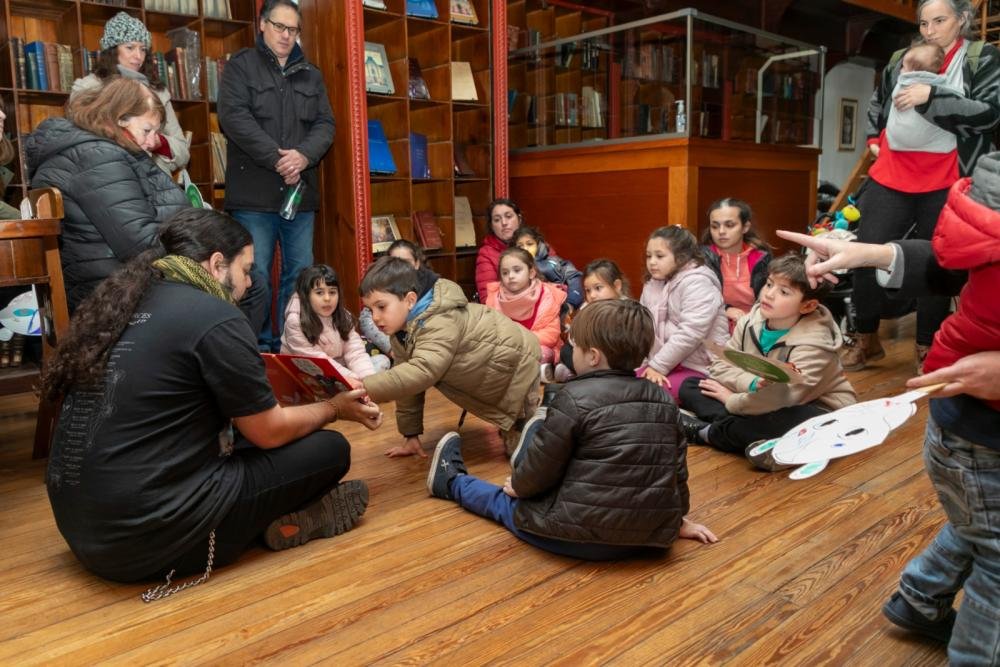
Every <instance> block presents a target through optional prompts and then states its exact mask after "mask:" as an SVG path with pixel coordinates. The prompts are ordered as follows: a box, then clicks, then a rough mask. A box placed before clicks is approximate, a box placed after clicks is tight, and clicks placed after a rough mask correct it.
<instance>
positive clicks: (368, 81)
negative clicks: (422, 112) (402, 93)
mask: <svg viewBox="0 0 1000 667" xmlns="http://www.w3.org/2000/svg"><path fill="white" fill-rule="evenodd" d="M365 90H367V91H368V92H369V93H378V94H380V95H392V94H393V93H395V92H396V87H395V85H393V83H392V73H391V72H390V71H389V58H388V56H386V54H385V46H383V45H382V44H376V43H375V42H365Z"/></svg>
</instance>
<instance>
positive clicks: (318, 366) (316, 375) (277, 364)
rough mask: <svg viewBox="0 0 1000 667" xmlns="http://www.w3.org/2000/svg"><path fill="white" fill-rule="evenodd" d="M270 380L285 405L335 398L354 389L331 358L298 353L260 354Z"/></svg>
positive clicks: (275, 395)
mask: <svg viewBox="0 0 1000 667" xmlns="http://www.w3.org/2000/svg"><path fill="white" fill-rule="evenodd" d="M260 356H261V357H262V358H263V359H264V366H265V369H266V371H267V380H268V382H270V383H271V389H272V390H273V391H274V397H275V398H277V399H278V402H279V403H281V405H303V404H305V403H317V402H319V401H325V400H327V399H328V398H332V397H334V396H336V395H337V394H339V393H340V392H342V391H348V390H349V389H351V388H352V386H353V385H352V383H351V382H350V381H349V380H348V379H347V378H345V377H344V376H343V375H341V374H340V373H339V372H338V371H337V369H336V368H335V367H334V365H333V364H332V363H330V360H329V359H325V358H323V357H305V356H301V355H297V354H268V353H263V354H261V355H260Z"/></svg>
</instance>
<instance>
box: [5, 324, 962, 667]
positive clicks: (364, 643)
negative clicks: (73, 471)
mask: <svg viewBox="0 0 1000 667" xmlns="http://www.w3.org/2000/svg"><path fill="white" fill-rule="evenodd" d="M911 320H912V318H909V319H907V320H903V321H902V326H900V327H897V328H898V329H899V330H900V331H895V332H887V335H886V337H885V342H886V349H887V352H888V354H887V356H886V359H885V360H883V361H881V362H879V364H878V366H876V367H874V368H872V369H868V370H866V371H864V372H862V373H856V374H851V379H852V382H855V384H856V387H857V389H858V391H859V394H860V396H861V397H862V399H866V398H873V397H875V396H877V395H885V394H893V393H897V392H899V391H901V390H902V386H903V383H904V382H905V379H906V378H907V377H908V376H909V375H910V374H911V373H912V338H911V337H909V336H911V335H912V332H911V331H910V330H911V329H912V321H911ZM36 405H37V402H36V399H35V398H34V397H33V396H31V395H30V394H27V395H19V396H14V397H11V396H5V397H0V430H2V432H3V433H4V437H3V438H2V440H3V443H0V445H2V446H0V472H2V473H4V474H2V475H0V494H2V497H3V499H4V502H3V503H2V504H0V525H3V527H4V530H3V531H0V590H2V591H3V593H4V594H3V595H2V596H0V617H2V618H3V619H4V621H5V623H4V624H3V625H0V662H2V663H4V664H7V663H15V662H16V663H17V664H40V663H52V662H60V663H75V664H81V663H97V662H102V663H105V662H107V663H111V664H125V663H128V664H136V663H154V664H162V663H165V662H183V663H206V662H210V663H213V664H236V663H249V662H264V661H268V662H279V661H280V662H282V663H290V664H302V663H310V662H334V661H336V662H337V663H340V664H357V663H364V664H370V663H394V664H395V663H401V662H403V663H428V662H435V663H444V664H452V663H458V662H463V663H475V664H482V663H485V662H496V663H515V662H516V663H518V664H519V665H520V664H542V663H559V664H570V663H573V664H581V663H583V664H592V663H597V662H614V663H616V664H630V665H631V664H637V665H638V664H665V663H673V662H678V663H684V664H689V663H690V664H694V663H704V664H719V663H734V664H761V663H766V662H777V661H781V662H787V663H793V664H805V663H809V664H817V663H837V664H844V663H850V664H878V665H880V666H883V667H888V666H889V665H897V664H907V665H910V664H915V665H940V664H944V662H945V660H946V658H945V653H944V650H943V648H942V647H940V646H936V645H933V644H929V643H924V642H921V641H919V640H915V639H913V638H912V637H910V636H908V635H906V634H905V633H902V632H898V631H897V630H895V629H894V628H892V627H891V626H890V624H889V623H888V622H887V621H884V620H883V619H882V618H881V616H880V613H879V608H880V606H881V604H882V602H883V601H884V599H885V597H886V596H887V595H888V594H889V593H891V591H892V590H893V589H894V588H895V586H896V584H897V581H898V577H899V572H900V570H901V568H902V565H903V563H904V562H905V561H906V560H907V559H909V558H910V557H911V556H912V555H913V554H915V553H917V552H918V551H919V550H920V549H922V548H923V547H924V545H926V543H927V542H928V541H929V540H930V539H931V537H932V536H933V535H934V533H935V531H936V530H937V529H938V527H939V526H940V524H941V522H942V520H943V518H942V514H941V511H940V508H939V507H938V505H937V500H936V497H935V494H934V493H933V490H932V489H931V486H930V484H929V482H928V480H927V478H926V475H925V473H924V472H923V465H922V461H921V456H920V451H921V447H922V441H923V426H924V421H925V419H926V406H925V405H921V406H920V408H919V410H918V413H917V414H916V415H915V416H914V417H913V418H912V419H911V421H910V422H908V423H907V424H906V425H905V426H904V427H902V428H900V429H899V430H898V431H897V432H896V433H895V434H894V435H893V436H892V437H890V438H889V440H888V441H887V442H886V443H885V444H883V445H881V446H880V447H877V448H874V449H872V450H871V451H869V452H865V453H862V454H860V455H857V456H853V457H849V458H847V459H843V460H838V461H834V462H833V463H831V465H830V468H829V469H828V470H826V471H824V472H823V473H822V474H821V475H819V476H817V477H815V478H813V479H810V480H806V481H803V482H799V483H793V482H791V481H790V480H788V479H787V475H786V474H782V473H776V474H774V473H762V472H758V471H755V470H753V469H751V468H750V466H749V464H747V463H746V462H745V461H744V460H743V459H742V458H740V457H736V456H730V455H726V454H722V453H719V452H716V451H714V450H711V449H708V448H703V447H694V448H691V449H690V451H689V470H690V474H691V480H690V490H691V494H692V516H693V518H695V519H696V520H699V521H703V522H705V523H708V525H710V526H711V527H712V528H713V530H715V531H716V532H717V533H719V534H720V537H721V538H722V541H721V542H720V543H719V544H717V545H713V546H711V547H703V546H701V545H696V544H694V543H691V542H685V541H682V542H679V543H678V544H676V545H675V546H674V547H673V548H672V549H671V550H670V551H669V552H668V553H667V554H666V555H665V556H663V557H660V558H651V559H645V560H636V561H631V562H625V563H586V562H582V561H577V560H574V559H568V558H561V557H556V556H553V555H550V554H546V553H543V552H540V551H538V550H536V549H534V548H532V547H530V546H528V545H526V544H523V543H521V542H520V541H519V540H517V538H515V537H514V536H512V535H511V534H509V533H508V532H507V531H506V530H504V529H503V528H502V527H500V526H497V525H495V524H493V523H492V522H490V521H488V520H486V519H482V518H480V517H476V516H473V515H471V514H469V513H467V512H464V511H463V510H461V509H460V508H458V507H457V506H455V505H454V504H452V503H448V502H444V501H440V500H436V499H432V498H428V497H427V494H426V490H425V488H424V478H425V475H426V471H427V461H426V460H424V459H406V460H389V459H386V458H385V457H384V455H383V451H384V450H385V449H386V447H388V446H391V445H392V444H395V443H396V442H398V440H399V435H398V434H397V433H396V432H395V430H394V424H393V412H392V408H391V406H387V407H388V410H387V415H386V417H387V424H386V425H385V427H384V428H383V429H382V430H381V431H379V432H376V433H371V432H368V431H365V430H364V429H362V428H361V427H359V426H356V425H353V424H336V425H335V426H336V428H337V429H338V430H340V431H341V432H342V433H344V434H345V436H346V437H348V439H349V440H350V441H351V443H352V458H353V463H352V471H351V473H350V475H349V477H352V478H364V479H366V480H367V481H368V483H369V485H370V488H371V504H370V507H369V510H368V513H367V514H366V516H365V518H364V519H363V521H362V522H361V524H360V525H359V526H358V528H357V529H356V530H354V531H351V532H350V533H347V534H345V535H343V536H341V537H338V538H336V539H332V540H319V541H315V542H313V543H310V544H308V545H306V546H304V547H301V548H298V549H292V550H289V551H285V552H281V553H271V552H268V551H265V550H264V549H261V548H255V549H253V550H251V551H250V552H249V553H248V554H246V555H245V556H244V557H243V558H242V559H241V560H240V562H239V563H237V564H235V565H233V566H230V567H226V568H222V569H220V570H218V571H217V572H216V573H214V574H213V576H212V578H211V579H210V580H209V581H208V582H207V583H206V584H203V585H202V586H199V587H196V588H194V589H191V590H189V591H185V592H184V593H182V594H180V595H178V596H176V597H174V598H168V599H166V600H163V601H161V602H157V603H154V604H150V605H144V604H142V603H141V602H140V601H139V599H138V594H139V593H140V592H141V591H142V590H144V589H145V588H146V585H122V584H116V583H112V582H105V581H102V580H100V579H98V578H96V577H94V576H92V575H90V574H89V573H87V572H86V571H84V569H83V568H82V567H81V566H80V565H79V564H78V563H77V562H76V561H75V559H74V557H73V556H72V554H71V553H70V551H69V549H68V547H67V546H66V544H65V542H64V541H63V540H62V538H61V536H60V535H59V533H58V530H57V529H56V527H55V524H54V521H53V519H52V514H51V510H50V508H49V506H48V499H47V495H46V491H45V486H44V483H43V473H44V462H37V461H35V462H32V461H31V460H30V451H31V439H32V435H33V431H34V410H35V408H36ZM458 415H459V410H458V409H457V408H456V407H455V406H454V405H451V404H450V403H448V402H447V401H446V400H444V399H443V398H442V397H441V396H440V395H439V394H437V393H436V392H431V393H430V394H429V396H428V402H427V432H428V437H427V438H426V439H425V443H424V444H425V447H426V448H427V449H428V450H429V449H430V448H431V447H432V446H433V444H434V442H435V441H436V439H437V438H439V437H440V436H441V435H443V434H444V433H445V432H447V431H449V430H453V429H455V427H456V424H457V420H458ZM461 432H462V435H463V439H464V447H463V451H464V454H465V456H466V459H467V461H468V463H469V466H470V469H471V470H472V472H473V473H475V474H477V475H479V476H481V477H483V478H485V479H489V480H492V481H500V480H502V479H503V478H504V477H505V476H506V475H507V474H508V465H507V463H506V461H505V459H504V457H503V453H502V452H503V450H502V445H501V443H500V440H499V438H498V436H497V433H496V429H495V428H493V427H491V426H490V425H488V424H485V423H484V422H482V421H480V420H478V419H475V418H472V417H470V418H469V419H468V420H467V422H466V424H465V426H464V427H463V428H462V429H461Z"/></svg>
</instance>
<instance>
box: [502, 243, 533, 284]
mask: <svg viewBox="0 0 1000 667" xmlns="http://www.w3.org/2000/svg"><path fill="white" fill-rule="evenodd" d="M505 257H516V258H518V259H519V260H521V261H522V262H524V264H525V266H527V267H528V270H529V271H534V272H535V277H536V278H538V279H539V280H544V279H543V278H542V274H541V273H540V272H539V271H538V267H537V266H535V258H534V257H532V256H531V253H530V252H528V251H527V250H524V249H523V248H518V247H516V246H514V247H512V248H507V249H506V250H504V251H503V252H502V253H500V259H498V260H497V279H499V278H500V271H501V268H500V267H502V266H503V260H504V258H505Z"/></svg>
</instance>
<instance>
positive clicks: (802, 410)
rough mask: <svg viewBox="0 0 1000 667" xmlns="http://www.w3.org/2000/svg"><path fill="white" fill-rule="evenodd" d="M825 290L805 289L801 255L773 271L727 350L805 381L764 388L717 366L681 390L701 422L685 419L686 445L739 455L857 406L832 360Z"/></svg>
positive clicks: (833, 340) (834, 335)
mask: <svg viewBox="0 0 1000 667" xmlns="http://www.w3.org/2000/svg"><path fill="white" fill-rule="evenodd" d="M828 289H829V288H828V287H827V286H826V284H825V283H820V284H819V286H817V287H816V288H812V287H810V285H809V281H808V279H807V278H806V270H805V261H804V259H803V257H802V256H801V255H794V254H792V255H785V256H784V257H781V258H779V259H776V260H773V261H772V262H771V263H770V265H769V266H768V278H767V283H766V284H765V285H764V288H763V289H762V290H761V292H760V301H759V302H758V303H757V304H755V305H754V307H753V308H752V309H751V310H750V313H749V314H747V315H746V316H745V317H742V318H741V319H740V320H739V322H738V323H737V324H736V328H735V329H734V330H733V335H732V337H731V338H730V339H729V342H728V343H727V344H726V347H727V348H728V349H731V350H738V351H740V352H747V353H750V354H755V355H758V356H763V357H766V358H768V359H771V360H774V361H780V362H786V363H790V364H792V365H793V366H794V367H795V369H796V370H797V371H798V372H799V373H800V374H801V375H802V379H801V381H798V382H794V383H769V382H766V381H765V380H763V379H761V378H759V377H757V376H756V375H754V374H752V373H749V372H747V371H744V370H741V369H739V368H737V367H735V366H733V365H732V364H730V363H729V362H727V361H725V360H722V359H717V360H715V361H714V362H713V363H712V365H711V367H710V368H709V372H710V374H711V378H710V379H701V380H699V379H698V378H691V379H690V380H688V381H686V382H684V384H683V385H682V386H681V389H680V397H681V402H682V404H683V405H685V406H686V407H688V408H689V409H691V411H693V412H694V413H695V414H696V415H697V416H698V418H697V419H695V418H692V417H690V416H688V415H683V416H682V426H683V427H684V430H685V435H686V436H687V439H688V441H689V442H690V443H692V444H707V445H711V446H712V447H715V448H716V449H721V450H722V451H726V452H734V453H739V454H743V453H744V452H745V451H746V450H747V448H748V447H749V446H750V445H751V444H753V443H754V442H756V441H758V440H765V439H770V438H777V437H780V436H782V435H784V434H785V433H787V432H788V431H789V430H791V429H793V428H794V427H795V426H797V425H798V424H801V423H802V422H804V421H806V420H807V419H811V418H812V417H815V416H817V415H820V414H823V413H824V412H828V411H831V410H837V409H839V408H842V407H845V406H847V405H851V404H853V403H855V402H857V395H856V394H855V393H854V388H853V387H852V386H851V383H850V382H848V380H847V378H846V377H845V376H844V371H843V368H842V367H841V365H840V357H839V356H838V354H837V350H839V349H840V347H841V345H842V344H843V337H842V336H841V333H840V329H839V328H838V327H837V323H836V322H834V320H833V317H832V316H831V315H830V311H829V310H827V309H826V307H825V306H823V305H821V304H820V303H819V299H820V297H821V296H822V295H823V293H824V292H825V291H828Z"/></svg>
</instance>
